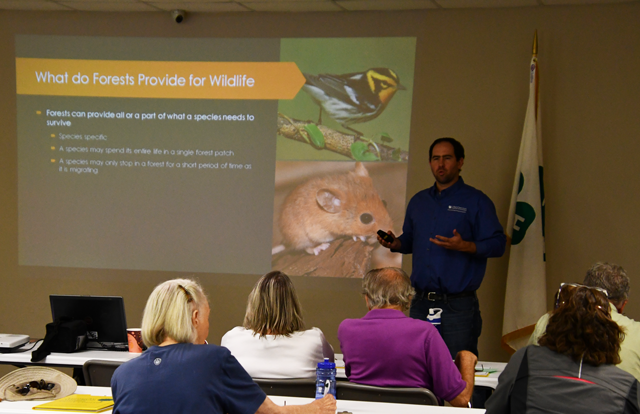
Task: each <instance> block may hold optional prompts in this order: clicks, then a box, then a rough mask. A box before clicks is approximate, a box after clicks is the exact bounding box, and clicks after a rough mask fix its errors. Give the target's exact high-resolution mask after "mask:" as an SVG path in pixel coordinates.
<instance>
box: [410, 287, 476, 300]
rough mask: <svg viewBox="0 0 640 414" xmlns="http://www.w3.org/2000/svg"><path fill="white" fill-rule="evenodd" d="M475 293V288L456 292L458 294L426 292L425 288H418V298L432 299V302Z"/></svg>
mask: <svg viewBox="0 0 640 414" xmlns="http://www.w3.org/2000/svg"><path fill="white" fill-rule="evenodd" d="M475 295H476V291H475V290H472V291H470V292H462V293H456V294H453V295H450V294H447V293H437V292H426V291H424V290H420V289H416V299H427V300H428V301H431V302H435V301H444V302H446V301H448V300H451V299H458V298H466V297H469V296H475Z"/></svg>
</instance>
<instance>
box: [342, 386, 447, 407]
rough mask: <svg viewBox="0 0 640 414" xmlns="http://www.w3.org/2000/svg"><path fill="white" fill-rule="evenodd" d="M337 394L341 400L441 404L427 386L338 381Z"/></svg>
mask: <svg viewBox="0 0 640 414" xmlns="http://www.w3.org/2000/svg"><path fill="white" fill-rule="evenodd" d="M336 396H337V398H338V399H339V400H355V401H373V402H388V403H401V404H418V405H440V403H439V402H438V399H437V398H436V396H435V394H434V393H433V392H432V391H431V390H428V389H426V388H395V387H376V386H373V385H364V384H356V383H354V382H348V381H338V383H337V385H336Z"/></svg>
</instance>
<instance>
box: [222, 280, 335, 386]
mask: <svg viewBox="0 0 640 414" xmlns="http://www.w3.org/2000/svg"><path fill="white" fill-rule="evenodd" d="M222 346H224V347H226V348H228V349H229V350H230V351H231V353H232V354H233V356H235V357H236V358H237V359H238V361H239V362H240V364H242V366H243V367H244V369H246V370H247V372H248V373H249V374H250V375H251V376H252V377H253V378H313V377H315V369H316V365H317V363H318V362H320V361H322V360H323V359H324V358H329V359H330V360H331V361H333V359H334V355H333V348H331V345H330V344H329V343H328V342H327V340H326V339H325V337H324V335H323V334H322V331H321V330H320V329H318V328H311V329H309V330H305V329H304V322H303V321H302V312H301V310H300V302H299V301H298V297H297V295H296V290H295V288H294V287H293V283H291V279H289V277H288V276H287V275H285V274H284V273H282V272H278V271H274V272H270V273H267V274H266V275H264V276H262V277H261V278H260V280H258V282H257V283H256V285H255V286H254V287H253V290H252V291H251V293H250V294H249V300H248V303H247V311H246V313H245V317H244V325H243V326H238V327H235V328H233V329H232V330H230V331H229V332H227V333H226V334H225V335H224V336H223V337H222Z"/></svg>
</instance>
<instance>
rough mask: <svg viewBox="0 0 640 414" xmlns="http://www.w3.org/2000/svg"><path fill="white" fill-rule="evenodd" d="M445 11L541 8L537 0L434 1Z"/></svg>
mask: <svg viewBox="0 0 640 414" xmlns="http://www.w3.org/2000/svg"><path fill="white" fill-rule="evenodd" d="M433 1H435V2H436V3H438V4H439V5H440V6H441V7H443V8H445V9H449V8H451V9H454V8H469V9H471V8H499V7H523V6H539V5H540V3H538V1H537V0H433Z"/></svg>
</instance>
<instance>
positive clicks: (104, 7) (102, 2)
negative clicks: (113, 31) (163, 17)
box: [58, 0, 158, 12]
mask: <svg viewBox="0 0 640 414" xmlns="http://www.w3.org/2000/svg"><path fill="white" fill-rule="evenodd" d="M58 3H60V4H62V5H65V6H67V7H70V8H72V9H73V10H82V11H108V12H114V11H121V12H124V11H127V12H131V11H141V12H143V11H158V9H157V8H155V7H151V6H149V5H147V4H144V3H140V2H137V1H136V2H134V1H113V0H82V1H74V0H69V1H59V2H58Z"/></svg>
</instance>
